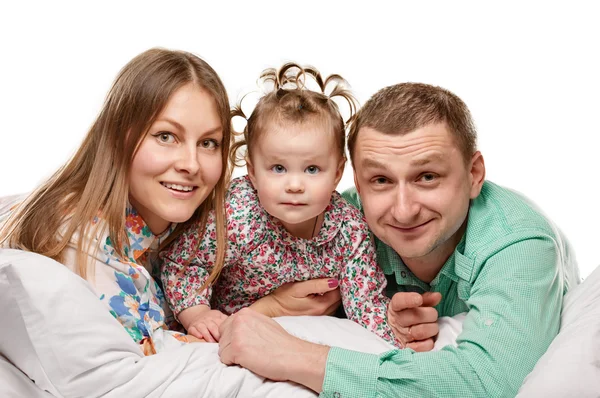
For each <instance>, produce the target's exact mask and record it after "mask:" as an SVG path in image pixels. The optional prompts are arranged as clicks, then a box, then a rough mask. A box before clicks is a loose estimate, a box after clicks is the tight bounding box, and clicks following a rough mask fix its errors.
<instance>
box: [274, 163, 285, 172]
mask: <svg viewBox="0 0 600 398" xmlns="http://www.w3.org/2000/svg"><path fill="white" fill-rule="evenodd" d="M271 170H273V172H274V173H277V174H283V173H285V167H283V166H282V165H280V164H276V165H275V166H273V167H271Z"/></svg>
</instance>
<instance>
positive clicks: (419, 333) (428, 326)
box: [410, 322, 440, 341]
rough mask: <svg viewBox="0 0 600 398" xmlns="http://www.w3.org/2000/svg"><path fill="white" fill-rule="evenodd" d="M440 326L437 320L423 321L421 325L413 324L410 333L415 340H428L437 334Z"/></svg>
mask: <svg viewBox="0 0 600 398" xmlns="http://www.w3.org/2000/svg"><path fill="white" fill-rule="evenodd" d="M439 331H440V328H439V326H438V324H437V322H432V323H422V324H420V325H413V326H411V327H410V335H411V336H412V338H413V339H415V340H417V341H418V340H427V339H430V338H433V337H435V336H437V334H438V333H439Z"/></svg>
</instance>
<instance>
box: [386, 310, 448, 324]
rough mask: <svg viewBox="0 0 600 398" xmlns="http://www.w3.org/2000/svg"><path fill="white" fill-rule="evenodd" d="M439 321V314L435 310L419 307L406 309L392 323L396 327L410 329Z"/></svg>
mask: <svg viewBox="0 0 600 398" xmlns="http://www.w3.org/2000/svg"><path fill="white" fill-rule="evenodd" d="M437 319H438V312H437V310H436V309H435V308H433V307H417V308H408V309H405V310H404V311H402V313H400V314H397V315H396V316H395V317H394V319H393V321H392V322H393V323H395V324H396V327H398V326H403V327H409V326H413V325H418V324H421V323H432V322H436V321H437Z"/></svg>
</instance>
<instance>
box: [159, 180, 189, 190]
mask: <svg viewBox="0 0 600 398" xmlns="http://www.w3.org/2000/svg"><path fill="white" fill-rule="evenodd" d="M161 184H162V185H163V186H165V187H167V188H169V189H174V190H176V191H184V192H189V191H191V190H193V189H194V187H193V186H190V185H178V184H169V183H166V182H163V183H161Z"/></svg>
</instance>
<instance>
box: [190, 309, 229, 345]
mask: <svg viewBox="0 0 600 398" xmlns="http://www.w3.org/2000/svg"><path fill="white" fill-rule="evenodd" d="M225 319H227V315H225V314H223V313H222V312H221V311H217V310H207V311H203V312H202V313H201V314H199V315H198V316H197V317H196V318H195V319H193V320H192V321H191V322H190V324H189V325H188V329H187V331H188V333H189V334H191V335H192V336H196V337H198V338H199V339H204V340H206V342H208V343H217V342H218V341H219V339H220V338H221V334H220V333H219V326H221V323H222V322H223V321H224V320H225Z"/></svg>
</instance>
